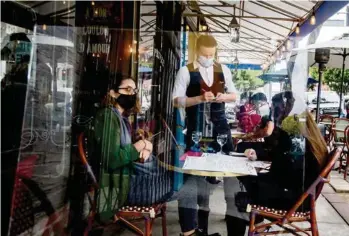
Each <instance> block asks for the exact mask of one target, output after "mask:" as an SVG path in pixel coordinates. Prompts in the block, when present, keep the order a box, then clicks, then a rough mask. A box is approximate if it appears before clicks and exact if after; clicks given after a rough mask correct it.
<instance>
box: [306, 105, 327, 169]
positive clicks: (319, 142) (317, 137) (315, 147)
mask: <svg viewBox="0 0 349 236" xmlns="http://www.w3.org/2000/svg"><path fill="white" fill-rule="evenodd" d="M301 134H302V135H303V136H304V137H305V138H306V139H307V140H308V142H309V144H310V150H311V152H313V154H314V156H315V158H316V160H317V161H318V163H319V165H320V167H321V168H323V167H324V166H325V165H326V163H327V157H328V150H327V144H326V142H325V139H324V138H323V137H322V134H321V132H320V129H319V128H318V126H317V124H316V123H315V121H314V119H313V116H312V115H311V114H310V112H308V111H307V112H306V122H305V125H303V126H302V128H301Z"/></svg>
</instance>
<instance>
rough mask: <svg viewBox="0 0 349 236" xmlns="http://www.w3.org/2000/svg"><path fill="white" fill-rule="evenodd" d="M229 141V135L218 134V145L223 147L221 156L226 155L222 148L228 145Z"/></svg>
mask: <svg viewBox="0 0 349 236" xmlns="http://www.w3.org/2000/svg"><path fill="white" fill-rule="evenodd" d="M227 141H228V135H227V134H218V135H217V143H218V144H219V146H221V151H220V154H224V153H223V151H222V148H223V146H224V144H226V143H227Z"/></svg>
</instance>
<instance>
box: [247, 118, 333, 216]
mask: <svg viewBox="0 0 349 236" xmlns="http://www.w3.org/2000/svg"><path fill="white" fill-rule="evenodd" d="M304 118H305V119H304ZM304 118H303V119H304V120H305V121H304V122H301V121H300V120H301V119H302V118H297V116H294V117H293V116H291V117H288V118H287V119H284V121H283V123H282V125H281V127H276V128H275V131H274V133H275V138H277V140H275V142H276V143H277V145H276V146H274V148H273V149H272V150H271V155H272V164H271V167H270V171H269V172H268V173H267V174H264V175H262V176H259V177H257V178H255V179H254V180H253V181H250V180H251V178H250V179H249V181H244V178H242V179H241V180H242V182H243V183H244V185H245V187H246V189H247V191H248V192H249V193H250V194H251V197H252V199H253V200H252V201H253V203H254V204H258V205H262V206H265V207H269V208H275V209H280V210H289V209H290V208H291V207H292V206H293V205H294V204H295V203H296V201H297V200H298V198H299V197H300V195H301V194H302V193H303V192H304V191H305V190H306V189H308V188H309V187H310V185H311V184H312V183H313V182H314V181H315V180H316V178H317V177H318V176H319V174H320V172H321V170H322V168H323V167H324V166H325V165H326V163H327V159H326V158H327V156H328V151H327V146H326V142H325V140H324V139H323V137H322V135H321V133H320V130H319V129H318V127H317V125H316V123H315V121H314V120H313V119H312V116H311V114H310V113H309V112H306V113H305V117H304ZM261 193H263V194H261ZM309 209H310V205H309V202H305V203H304V204H303V205H302V206H301V209H299V210H300V211H308V210H309Z"/></svg>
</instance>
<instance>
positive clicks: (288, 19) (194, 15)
mask: <svg viewBox="0 0 349 236" xmlns="http://www.w3.org/2000/svg"><path fill="white" fill-rule="evenodd" d="M141 16H156V13H142V14H141ZM189 16H191V17H200V16H201V17H218V18H232V15H225V14H224V15H223V14H202V13H184V14H183V17H189ZM235 17H236V18H242V19H263V20H276V21H288V22H299V19H295V18H281V17H271V16H235ZM283 27H284V26H283Z"/></svg>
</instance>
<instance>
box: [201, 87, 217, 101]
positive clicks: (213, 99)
mask: <svg viewBox="0 0 349 236" xmlns="http://www.w3.org/2000/svg"><path fill="white" fill-rule="evenodd" d="M201 90H202V91H203V92H204V93H206V92H209V91H206V90H205V89H201ZM213 100H216V97H214V98H213Z"/></svg>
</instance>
